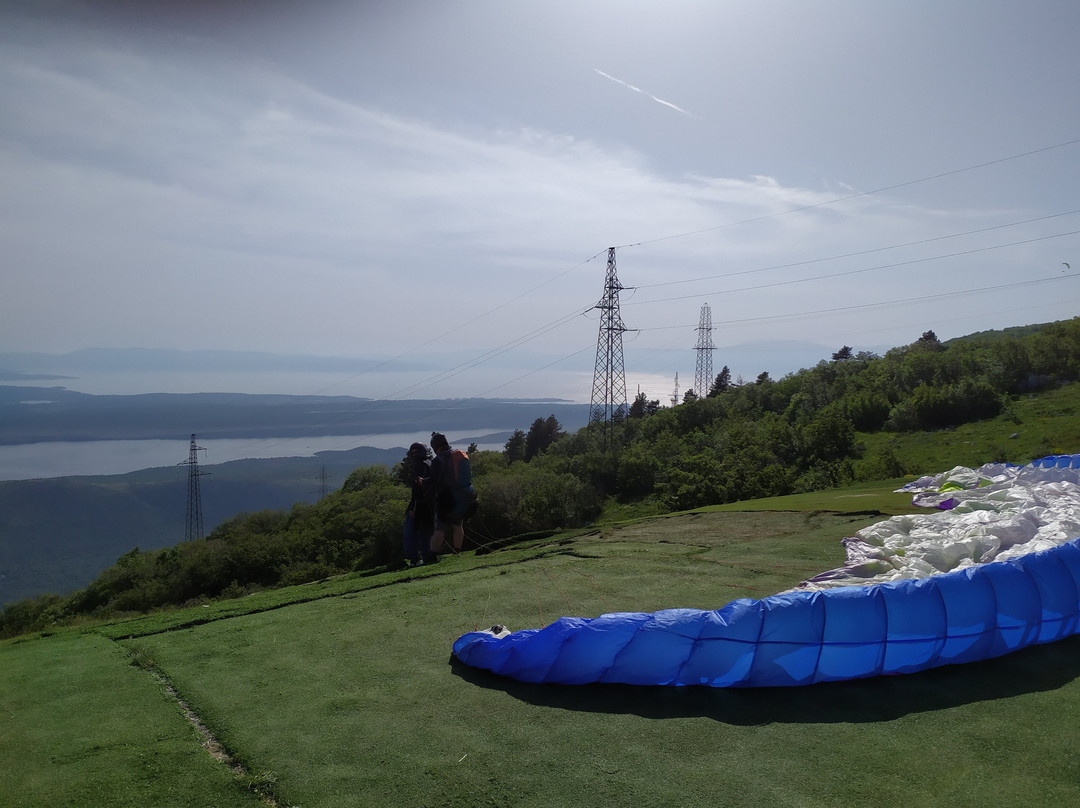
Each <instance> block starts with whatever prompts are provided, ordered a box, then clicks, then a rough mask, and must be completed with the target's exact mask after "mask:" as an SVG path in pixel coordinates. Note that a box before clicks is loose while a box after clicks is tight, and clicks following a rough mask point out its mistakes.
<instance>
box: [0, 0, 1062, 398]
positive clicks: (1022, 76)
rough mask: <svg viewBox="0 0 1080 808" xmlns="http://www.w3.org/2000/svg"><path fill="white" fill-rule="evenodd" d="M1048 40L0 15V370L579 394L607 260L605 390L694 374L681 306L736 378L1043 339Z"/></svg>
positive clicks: (803, 24) (567, 19) (910, 5)
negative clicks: (300, 373)
mask: <svg viewBox="0 0 1080 808" xmlns="http://www.w3.org/2000/svg"><path fill="white" fill-rule="evenodd" d="M1078 34H1080V3H1077V2H1075V0H1024V2H1020V0H1014V1H1011V2H1004V1H1003V0H957V1H955V2H950V1H949V0H928V1H926V2H923V0H895V1H894V2H885V0H877V1H876V2H871V1H870V0H859V1H858V2H855V1H854V0H852V1H850V2H848V1H842V0H821V1H820V2H812V1H811V0H754V2H751V1H750V0H740V1H739V2H725V1H724V0H700V1H699V2H693V1H691V0H663V2H660V1H659V0H657V1H656V2H628V0H612V1H611V2H598V1H596V0H567V1H566V2H562V1H560V0H544V2H539V1H537V2H509V1H508V0H472V1H470V0H460V1H459V2H450V0H445V1H444V2H410V1H409V0H397V1H396V2H378V3H375V2H333V1H331V0H323V1H322V2H299V0H296V1H295V2H286V0H205V2H198V1H197V0H156V1H155V2H153V3H148V2H145V1H144V0H128V1H127V2H110V1H109V0H84V1H83V2H78V1H77V0H50V1H49V2H46V1H45V0H41V1H40V2H21V1H20V0H6V2H4V3H3V6H2V9H0V256H2V258H0V260H2V261H3V275H2V288H0V351H45V352H67V351H73V350H78V349H81V348H87V347H132V346H144V347H150V348H175V349H183V350H194V349H206V348H216V349H228V350H252V351H271V352H278V353H287V354H321V355H330V356H350V357H351V356H356V357H373V358H378V359H387V360H392V361H391V362H389V363H388V364H387V365H385V366H384V367H383V370H384V371H393V370H394V369H395V368H396V367H397V364H396V363H400V364H401V365H402V366H403V367H404V366H405V365H406V364H408V366H409V367H413V368H414V367H416V366H417V365H423V366H424V367H428V368H431V371H430V372H426V371H425V372H426V373H427V375H426V376H425V375H421V376H419V377H410V378H411V379H413V378H415V379H419V380H420V381H421V382H423V381H424V380H425V379H426V380H427V386H426V388H425V389H422V390H421V391H418V392H417V393H416V395H417V396H421V397H442V396H447V395H455V396H471V395H483V394H486V395H493V396H525V395H539V394H545V393H552V392H554V393H557V394H561V395H567V396H571V397H576V398H578V399H579V400H586V401H587V400H588V397H589V392H590V388H591V376H592V366H593V356H594V352H595V346H596V338H597V329H598V324H599V323H598V312H597V311H596V310H590V307H592V306H593V305H594V304H595V303H596V302H597V301H598V300H599V298H600V297H601V294H602V292H603V281H604V273H605V267H606V248H607V247H608V246H611V245H614V246H618V247H619V248H620V249H619V250H618V252H617V265H618V273H619V278H620V280H621V282H622V283H623V285H624V286H626V287H636V288H634V289H632V290H631V289H629V288H628V289H627V290H626V291H624V292H623V293H622V296H621V301H622V315H623V320H624V321H625V324H626V326H627V327H628V328H630V329H634V330H633V331H631V332H628V333H627V334H626V335H625V343H624V346H625V362H626V370H627V383H628V387H629V392H630V397H631V398H632V397H633V394H634V392H635V391H636V389H637V386H639V385H640V386H641V389H642V390H644V391H645V392H647V393H648V394H649V395H650V397H657V398H665V397H666V396H667V395H668V394H669V392H670V390H671V382H672V377H673V376H674V373H675V372H679V373H680V379H681V380H682V389H684V390H685V389H686V387H687V386H689V384H688V382H690V383H692V380H693V375H694V362H695V351H694V350H693V348H694V345H695V344H696V340H697V333H696V327H697V325H698V321H699V313H700V310H701V306H702V304H704V303H708V304H709V305H710V307H711V310H712V320H713V325H714V327H715V330H714V331H713V333H712V339H713V341H714V343H715V344H716V345H717V347H718V350H717V351H716V352H714V353H713V364H714V368H715V369H716V370H719V368H720V367H721V366H722V365H724V364H729V365H732V371H733V373H737V374H745V375H747V376H748V377H752V376H754V375H756V374H757V373H758V372H760V371H761V370H769V371H770V372H771V373H772V374H773V375H774V376H780V375H783V373H786V372H788V371H790V370H794V369H796V368H797V367H798V365H795V366H794V367H787V366H783V365H784V363H785V362H787V361H789V360H787V359H785V358H783V354H782V352H781V351H780V350H779V349H778V350H777V353H776V355H775V356H776V363H777V364H776V366H770V365H769V364H768V363H764V362H762V361H761V360H760V358H759V357H760V353H759V354H755V359H754V360H753V361H755V362H758V363H759V365H754V366H747V367H739V366H738V365H737V363H736V362H735V361H734V359H733V357H738V356H741V355H742V354H740V353H739V348H738V346H740V345H744V344H748V343H758V342H761V341H765V340H787V341H795V342H799V343H804V344H806V345H807V346H823V347H821V348H820V351H819V352H818V354H816V355H817V356H818V357H819V358H827V352H828V351H832V350H836V349H837V348H839V347H840V346H842V345H850V346H852V347H854V348H856V349H857V350H863V349H870V350H876V349H880V348H882V347H888V346H893V345H902V344H907V343H910V342H912V341H914V340H915V339H916V338H918V336H919V335H920V334H921V333H922V332H924V331H925V330H927V329H933V330H934V331H935V332H936V333H937V334H938V336H939V337H941V338H943V339H945V338H948V337H952V336H958V335H961V334H966V333H970V332H973V331H978V330H984V329H992V328H1003V327H1006V326H1011V325H1022V324H1027V323H1033V322H1046V321H1051V320H1057V319H1062V318H1066V317H1071V316H1073V315H1075V314H1076V313H1077V303H1078V302H1080V277H1077V273H1078V272H1080V249H1078V248H1080V235H1078V233H1080V193H1078V188H1080V97H1078V96H1080V52H1078V50H1077V35H1078ZM1066 264H1071V267H1075V269H1071V268H1070V267H1068V266H1066ZM451 373H452V374H453V375H449V374H451ZM403 378H404V377H403ZM511 380H514V381H511ZM410 383H411V382H410ZM354 388H356V389H350V390H349V392H358V393H359V394H363V395H369V396H373V397H386V396H392V395H395V394H399V395H400V394H403V393H402V391H403V390H406V388H405V387H402V386H400V385H398V383H397V382H396V381H395V380H394V379H393V374H392V373H381V374H373V375H372V376H371V377H370V379H367V378H361V379H359V380H358V383H357V385H355V386H354ZM409 389H410V390H411V388H409ZM281 392H315V391H314V390H309V391H304V390H288V391H285V390H283V391H281Z"/></svg>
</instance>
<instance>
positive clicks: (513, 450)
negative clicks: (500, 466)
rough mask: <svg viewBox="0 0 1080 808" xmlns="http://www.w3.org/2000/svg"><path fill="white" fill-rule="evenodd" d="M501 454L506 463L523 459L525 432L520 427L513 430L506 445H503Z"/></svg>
mask: <svg viewBox="0 0 1080 808" xmlns="http://www.w3.org/2000/svg"><path fill="white" fill-rule="evenodd" d="M503 455H504V456H505V457H506V462H507V463H513V462H515V461H518V460H524V459H525V433H524V432H523V431H521V430H520V429H515V430H514V434H513V435H511V436H510V439H509V440H508V441H507V442H506V446H505V447H503Z"/></svg>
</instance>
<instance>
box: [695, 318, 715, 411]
mask: <svg viewBox="0 0 1080 808" xmlns="http://www.w3.org/2000/svg"><path fill="white" fill-rule="evenodd" d="M694 350H696V351H697V369H696V370H695V371H694V392H695V393H697V395H698V398H705V397H706V396H707V395H709V390H710V389H712V383H713V375H712V352H713V351H715V350H716V345H714V344H713V340H712V309H710V308H709V304H708V303H702V304H701V319H700V320H698V327H697V347H696V348H695V349H694Z"/></svg>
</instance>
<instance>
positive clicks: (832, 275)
mask: <svg viewBox="0 0 1080 808" xmlns="http://www.w3.org/2000/svg"><path fill="white" fill-rule="evenodd" d="M1077 233H1080V230H1070V231H1068V232H1065V233H1054V234H1052V235H1049V236H1038V237H1036V238H1029V239H1022V240H1020V241H1010V242H1008V243H1006V244H995V245H992V246H990V247H976V248H973V249H970V250H960V251H957V252H953V253H944V254H942V255H931V256H926V257H923V258H912V259H911V260H908V261H896V262H894V263H892V264H879V265H878V266H873V267H863V268H862V269H849V270H845V271H843V272H834V273H830V274H828V275H813V276H811V277H809V278H791V279H787V280H782V281H772V282H770V283H762V284H758V285H757V286H741V287H736V288H734V289H723V290H721V291H718V292H708V293H698V294H694V295H680V296H678V297H664V298H656V299H654V300H641V301H636V302H635V301H630V302H629V303H627V305H628V306H644V305H648V304H652V303H669V302H671V301H674V300H686V299H687V298H695V297H698V298H700V297H703V296H705V295H721V294H724V295H726V294H731V293H732V292H752V291H757V290H758V289H771V288H775V287H777V286H789V285H792V284H796V283H810V282H811V281H821V280H830V279H833V278H842V277H847V276H849V275H860V274H863V273H867V272H878V271H880V270H882V269H896V268H897V267H905V266H912V265H914V264H924V263H928V262H930V261H940V260H942V259H943V258H958V257H960V256H964V255H974V254H976V253H981V252H989V251H991V250H1000V249H1003V248H1005V247H1017V246H1020V245H1023V244H1034V243H1036V242H1039V241H1049V240H1050V239H1054V238H1063V237H1065V236H1075V235H1076V234H1077Z"/></svg>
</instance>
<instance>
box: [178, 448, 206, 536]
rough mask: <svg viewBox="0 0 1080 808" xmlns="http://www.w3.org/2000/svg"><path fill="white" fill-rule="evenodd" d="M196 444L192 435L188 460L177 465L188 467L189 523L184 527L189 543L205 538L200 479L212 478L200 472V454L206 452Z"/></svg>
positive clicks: (204, 472)
mask: <svg viewBox="0 0 1080 808" xmlns="http://www.w3.org/2000/svg"><path fill="white" fill-rule="evenodd" d="M205 451H206V449H204V448H203V447H201V446H198V445H197V444H196V443H195V433H192V434H191V451H190V452H189V453H188V459H187V460H182V461H181V462H179V463H177V464H176V465H178V466H187V467H188V488H187V521H186V522H185V525H184V537H185V539H186V540H187V541H191V540H192V539H201V538H202V537H203V519H202V494H201V493H200V491H199V478H200V477H208V476H210V472H208V471H199V452H205Z"/></svg>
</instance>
